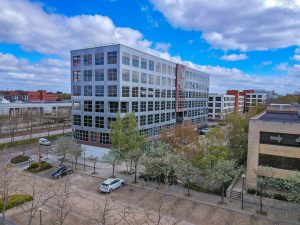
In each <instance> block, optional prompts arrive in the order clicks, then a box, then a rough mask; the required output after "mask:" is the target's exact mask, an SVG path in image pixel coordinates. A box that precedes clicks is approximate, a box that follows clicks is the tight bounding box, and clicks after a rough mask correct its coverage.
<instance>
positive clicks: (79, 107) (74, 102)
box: [73, 101, 81, 110]
mask: <svg viewBox="0 0 300 225" xmlns="http://www.w3.org/2000/svg"><path fill="white" fill-rule="evenodd" d="M80 105H81V102H80V101H73V109H74V110H80V109H81V106H80Z"/></svg>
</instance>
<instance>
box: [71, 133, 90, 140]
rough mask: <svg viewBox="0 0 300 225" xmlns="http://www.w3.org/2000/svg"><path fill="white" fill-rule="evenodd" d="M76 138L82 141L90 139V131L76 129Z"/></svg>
mask: <svg viewBox="0 0 300 225" xmlns="http://www.w3.org/2000/svg"><path fill="white" fill-rule="evenodd" d="M74 138H75V139H76V140H80V141H88V131H86V130H75V132H74Z"/></svg>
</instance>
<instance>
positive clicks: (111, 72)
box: [107, 68, 118, 81]
mask: <svg viewBox="0 0 300 225" xmlns="http://www.w3.org/2000/svg"><path fill="white" fill-rule="evenodd" d="M117 79H118V75H117V69H116V68H113V69H107V80H109V81H116V80H117Z"/></svg>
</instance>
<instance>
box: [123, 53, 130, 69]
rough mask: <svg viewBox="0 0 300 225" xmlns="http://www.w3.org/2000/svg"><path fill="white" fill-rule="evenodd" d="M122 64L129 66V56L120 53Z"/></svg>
mask: <svg viewBox="0 0 300 225" xmlns="http://www.w3.org/2000/svg"><path fill="white" fill-rule="evenodd" d="M122 63H123V64H124V65H128V66H129V65H130V54H128V53H127V52H123V53H122Z"/></svg>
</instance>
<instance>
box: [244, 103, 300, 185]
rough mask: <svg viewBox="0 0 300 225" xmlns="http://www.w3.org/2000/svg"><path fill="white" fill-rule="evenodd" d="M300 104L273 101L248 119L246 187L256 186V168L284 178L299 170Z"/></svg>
mask: <svg viewBox="0 0 300 225" xmlns="http://www.w3.org/2000/svg"><path fill="white" fill-rule="evenodd" d="M299 112H300V105H286V104H277V105H276V104H274V105H270V106H268V107H267V111H266V112H263V113H261V114H259V115H257V116H255V117H253V118H251V119H250V122H249V134H248V157H247V178H246V184H247V187H248V188H255V187H256V185H257V179H256V177H257V176H258V175H261V174H259V171H260V170H259V168H265V167H270V168H271V171H272V173H270V174H264V175H266V176H271V177H275V178H280V179H285V178H288V177H289V176H291V175H293V174H295V173H296V171H300V113H299Z"/></svg>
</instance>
